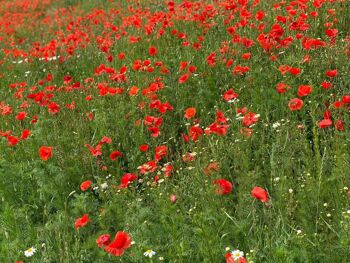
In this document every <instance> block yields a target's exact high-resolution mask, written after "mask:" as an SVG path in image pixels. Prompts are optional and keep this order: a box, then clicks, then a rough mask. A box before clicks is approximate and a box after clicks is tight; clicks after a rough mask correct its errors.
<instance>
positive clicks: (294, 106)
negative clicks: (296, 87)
mask: <svg viewBox="0 0 350 263" xmlns="http://www.w3.org/2000/svg"><path fill="white" fill-rule="evenodd" d="M303 106H304V102H303V101H302V100H301V99H298V98H294V99H291V100H290V101H289V103H288V107H289V109H291V110H292V111H295V110H300V109H301V108H302V107H303Z"/></svg>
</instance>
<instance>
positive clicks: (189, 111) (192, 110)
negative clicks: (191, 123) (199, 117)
mask: <svg viewBox="0 0 350 263" xmlns="http://www.w3.org/2000/svg"><path fill="white" fill-rule="evenodd" d="M195 115H196V108H187V109H186V110H185V118H186V119H191V118H193V117H194V116H195Z"/></svg>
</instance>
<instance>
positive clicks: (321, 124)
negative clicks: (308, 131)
mask: <svg viewBox="0 0 350 263" xmlns="http://www.w3.org/2000/svg"><path fill="white" fill-rule="evenodd" d="M332 124H333V123H332V120H331V119H323V120H321V121H320V122H319V123H318V126H319V127H320V128H321V129H324V128H327V127H329V126H332Z"/></svg>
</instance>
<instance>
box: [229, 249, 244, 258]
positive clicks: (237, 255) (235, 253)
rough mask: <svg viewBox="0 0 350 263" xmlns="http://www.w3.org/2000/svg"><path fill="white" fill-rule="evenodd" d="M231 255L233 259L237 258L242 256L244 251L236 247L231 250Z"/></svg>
mask: <svg viewBox="0 0 350 263" xmlns="http://www.w3.org/2000/svg"><path fill="white" fill-rule="evenodd" d="M231 255H232V257H233V260H237V259H240V258H243V257H244V252H243V251H240V250H238V249H236V250H233V251H232V252H231Z"/></svg>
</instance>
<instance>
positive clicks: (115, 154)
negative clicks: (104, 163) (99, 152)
mask: <svg viewBox="0 0 350 263" xmlns="http://www.w3.org/2000/svg"><path fill="white" fill-rule="evenodd" d="M122 156H123V154H122V153H121V152H119V151H113V152H111V154H110V155H109V158H110V159H111V160H112V161H115V160H116V159H117V157H122Z"/></svg>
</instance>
